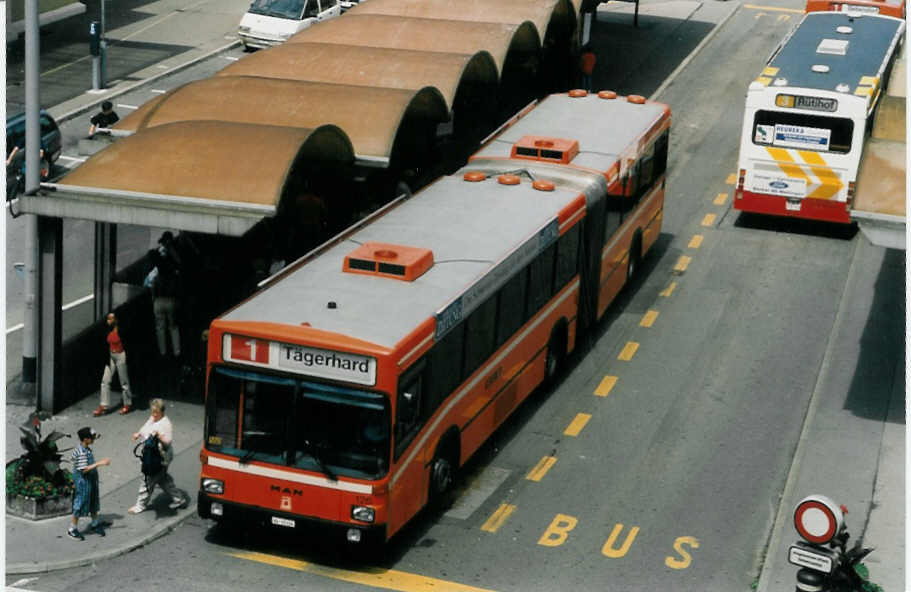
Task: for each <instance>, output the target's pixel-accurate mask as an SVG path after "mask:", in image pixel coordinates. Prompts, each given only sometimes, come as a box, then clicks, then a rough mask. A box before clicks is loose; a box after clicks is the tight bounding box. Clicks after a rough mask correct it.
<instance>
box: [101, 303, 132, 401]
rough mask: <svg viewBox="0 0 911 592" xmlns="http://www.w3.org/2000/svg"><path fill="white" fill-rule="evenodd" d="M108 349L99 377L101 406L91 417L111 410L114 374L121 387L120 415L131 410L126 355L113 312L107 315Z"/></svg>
mask: <svg viewBox="0 0 911 592" xmlns="http://www.w3.org/2000/svg"><path fill="white" fill-rule="evenodd" d="M107 323H108V329H109V331H108V337H107V342H108V348H109V349H110V352H111V355H110V357H109V358H108V363H107V365H106V366H105V367H104V376H102V377H101V404H100V405H98V409H95V411H94V413H93V415H94V416H95V417H98V416H99V415H104V414H105V413H107V412H108V410H109V409H110V408H111V380H113V378H114V374H115V373H116V374H117V375H118V376H119V377H120V385H121V386H122V387H123V406H122V407H121V408H120V413H121V415H125V414H127V413H129V412H130V411H131V410H132V408H133V395H132V394H131V393H130V377H129V376H128V375H127V353H126V351H124V349H123V342H122V341H121V340H120V333H119V332H118V330H117V317H116V316H114V313H113V312H109V313H108V318H107Z"/></svg>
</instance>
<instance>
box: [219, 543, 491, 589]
mask: <svg viewBox="0 0 911 592" xmlns="http://www.w3.org/2000/svg"><path fill="white" fill-rule="evenodd" d="M228 555H230V556H232V557H237V558H238V559H246V560H248V561H256V562H258V563H266V564H269V565H275V566H277V567H286V568H288V569H295V570H297V571H303V572H306V573H309V574H313V575H317V576H323V577H326V578H332V579H333V580H341V581H344V582H351V583H352V584H360V585H362V586H373V587H375V588H383V589H385V590H400V591H401V592H439V591H440V590H447V591H450V590H451V591H452V592H492V591H491V590H488V589H486V588H476V587H474V586H466V585H465V584H459V583H457V582H450V581H448V580H438V579H436V578H431V577H427V576H421V575H418V574H412V573H408V572H404V571H396V570H393V569H382V568H378V567H374V568H366V569H364V570H358V571H354V570H348V569H339V568H336V567H328V566H325V565H319V564H316V563H310V562H308V561H300V560H298V559H290V558H288V557H280V556H278V555H268V554H266V553H256V552H254V551H239V552H234V553H228Z"/></svg>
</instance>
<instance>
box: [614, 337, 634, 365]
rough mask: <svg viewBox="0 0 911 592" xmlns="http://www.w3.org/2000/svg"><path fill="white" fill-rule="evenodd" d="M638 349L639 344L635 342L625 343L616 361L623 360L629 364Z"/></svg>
mask: <svg viewBox="0 0 911 592" xmlns="http://www.w3.org/2000/svg"><path fill="white" fill-rule="evenodd" d="M637 349H639V344H638V343H636V342H635V341H627V342H626V345H624V346H623V349H622V350H621V351H620V355H619V356H617V359H618V360H623V361H624V362H629V361H630V360H632V359H633V356H634V355H636V350H637Z"/></svg>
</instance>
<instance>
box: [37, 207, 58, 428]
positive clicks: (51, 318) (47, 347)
mask: <svg viewBox="0 0 911 592" xmlns="http://www.w3.org/2000/svg"><path fill="white" fill-rule="evenodd" d="M62 251H63V220H62V219H60V218H51V217H48V216H38V287H37V288H38V289H37V290H36V291H37V293H38V317H39V319H40V321H39V325H38V326H39V335H38V385H37V386H38V389H37V390H38V401H37V403H38V405H37V407H38V409H42V410H44V411H50V412H51V413H55V412H56V411H57V405H58V404H59V403H60V400H61V397H60V396H59V392H60V386H61V381H60V367H61V341H62V340H61V335H62V330H61V319H62V315H61V311H60V308H61V304H62V300H63V297H62V288H61V286H62V279H63V252H62Z"/></svg>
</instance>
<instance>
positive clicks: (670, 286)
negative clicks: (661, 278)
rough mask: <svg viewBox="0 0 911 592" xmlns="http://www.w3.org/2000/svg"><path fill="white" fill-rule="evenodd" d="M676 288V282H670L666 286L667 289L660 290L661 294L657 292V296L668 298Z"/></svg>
mask: <svg viewBox="0 0 911 592" xmlns="http://www.w3.org/2000/svg"><path fill="white" fill-rule="evenodd" d="M676 287H677V282H671V283H669V284H668V285H667V288H665V289H663V290H661V292H659V293H658V295H659V296H664V297H665V298H669V297H670V295H671V294H673V293H674V288H676Z"/></svg>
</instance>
